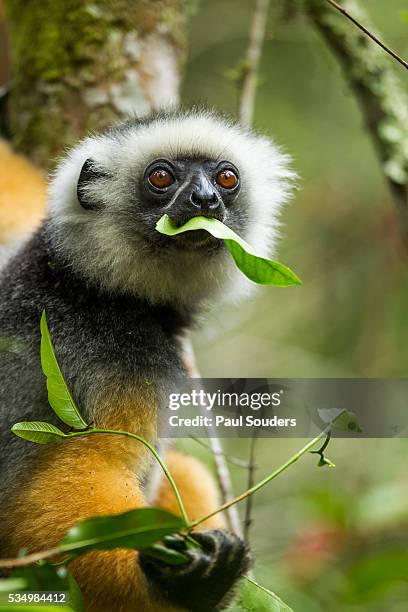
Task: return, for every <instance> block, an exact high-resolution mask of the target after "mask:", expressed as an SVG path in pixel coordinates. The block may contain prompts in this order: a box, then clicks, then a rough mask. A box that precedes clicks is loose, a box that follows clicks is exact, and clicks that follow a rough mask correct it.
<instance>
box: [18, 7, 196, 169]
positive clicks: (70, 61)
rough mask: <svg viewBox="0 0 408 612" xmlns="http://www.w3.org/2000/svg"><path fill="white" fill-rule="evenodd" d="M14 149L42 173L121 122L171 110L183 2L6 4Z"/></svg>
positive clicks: (181, 37)
mask: <svg viewBox="0 0 408 612" xmlns="http://www.w3.org/2000/svg"><path fill="white" fill-rule="evenodd" d="M6 9H7V14H8V21H9V27H10V34H11V46H12V63H13V86H12V95H11V99H10V115H11V129H12V134H13V139H14V145H15V147H16V148H17V149H18V150H19V151H21V152H22V153H24V154H26V155H28V156H29V157H30V158H31V159H32V160H33V161H34V162H35V163H37V164H38V165H40V166H42V167H45V168H47V167H50V166H52V165H53V164H54V163H55V158H56V157H57V156H58V155H59V154H60V153H61V151H62V150H63V148H64V147H66V146H69V145H70V144H72V143H73V142H75V141H77V140H78V138H79V137H82V136H83V135H84V134H85V133H86V132H88V131H89V130H100V129H102V128H104V127H106V126H107V125H109V124H111V123H112V122H114V121H115V120H117V119H118V118H120V117H123V116H126V115H129V114H131V113H145V112H147V111H150V110H154V109H158V108H161V107H163V106H169V105H174V104H177V102H178V98H179V84H180V69H181V65H182V62H183V58H184V51H185V44H186V42H185V41H186V36H185V27H186V21H187V16H186V15H187V12H188V0H157V1H155V2H151V1H150V0H111V1H110V2H106V1H104V0H41V2H37V1H36V0H6Z"/></svg>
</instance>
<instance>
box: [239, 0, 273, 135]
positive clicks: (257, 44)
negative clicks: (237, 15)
mask: <svg viewBox="0 0 408 612" xmlns="http://www.w3.org/2000/svg"><path fill="white" fill-rule="evenodd" d="M268 8H269V0H256V4H255V9H254V15H253V18H252V23H251V29H250V32H249V44H248V49H247V53H246V57H245V59H244V64H243V75H242V81H241V96H240V105H239V119H240V122H241V123H242V124H243V125H248V126H250V125H252V118H253V115H254V107H255V94H256V86H257V73H258V67H259V61H260V59H261V52H262V45H263V42H264V39H265V31H266V23H267V17H268Z"/></svg>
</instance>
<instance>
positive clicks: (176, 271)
mask: <svg viewBox="0 0 408 612" xmlns="http://www.w3.org/2000/svg"><path fill="white" fill-rule="evenodd" d="M188 156H200V157H203V158H207V159H220V160H228V161H230V162H232V163H233V164H235V166H236V167H237V168H238V170H239V171H240V176H241V193H240V196H239V198H238V201H239V202H240V203H241V206H242V205H243V204H244V207H245V209H246V210H247V217H248V222H247V228H246V231H245V233H244V236H243V238H245V239H246V240H247V241H248V242H249V243H250V244H252V245H254V246H255V247H256V249H257V252H259V253H260V254H262V255H271V253H272V251H273V248H274V246H275V243H276V239H277V230H278V225H279V224H278V221H277V217H278V214H279V211H280V209H281V206H282V204H283V203H284V202H285V201H286V200H287V199H288V196H289V191H290V184H291V182H292V179H293V177H294V174H293V172H291V170H290V169H289V167H288V165H289V158H288V157H287V156H286V155H284V154H282V153H281V151H280V150H279V149H278V148H277V147H276V146H275V145H274V144H272V143H271V142H270V141H269V140H267V139H266V138H264V137H261V136H258V135H256V134H254V133H253V132H250V131H248V130H245V129H244V128H241V127H239V126H237V125H235V124H233V123H229V122H228V121H227V120H225V119H220V118H219V117H218V116H216V115H213V114H211V113H210V112H195V111H191V112H188V113H184V114H174V115H169V116H162V117H161V116H159V117H157V118H153V119H152V120H151V122H150V123H148V124H141V125H137V124H136V123H135V124H134V125H130V124H129V125H128V126H126V127H125V128H121V129H120V130H118V131H115V130H114V131H112V132H111V133H107V134H105V135H101V136H91V137H88V138H86V139H85V140H84V141H82V142H81V143H80V144H79V145H78V146H77V147H76V148H75V149H73V151H72V152H71V153H70V154H69V155H68V157H67V158H66V159H64V160H63V161H62V163H61V164H60V165H59V167H58V169H57V171H56V173H55V175H54V178H53V180H52V182H51V186H50V197H49V217H50V219H51V224H52V228H53V233H54V235H55V237H56V244H57V246H58V248H59V249H60V250H61V252H62V253H63V254H64V256H65V257H66V258H67V259H68V261H69V262H70V264H71V266H72V267H73V269H75V270H76V271H77V272H78V273H79V274H81V275H82V276H83V277H84V278H85V279H87V280H89V281H90V282H96V283H98V284H99V285H100V286H102V287H104V288H105V289H108V290H109V291H112V292H116V291H123V292H132V293H137V294H139V295H142V296H145V297H146V298H147V299H149V300H150V301H152V302H160V301H167V300H171V301H176V302H179V303H180V304H186V305H189V304H191V303H192V302H196V301H199V300H206V299H211V298H212V297H214V296H215V295H216V294H218V293H219V292H220V291H221V290H223V291H225V290H227V293H230V294H232V295H233V296H234V297H236V296H237V295H242V294H243V293H246V292H247V290H248V289H249V288H250V287H251V286H253V284H252V283H250V282H249V281H246V279H245V278H244V277H243V275H242V274H241V273H240V272H239V271H238V270H236V268H235V265H234V264H233V263H232V261H231V258H230V257H229V255H228V254H226V253H224V252H223V253H222V254H220V255H217V256H212V257H209V258H208V259H207V258H205V257H204V258H203V255H202V253H200V251H197V252H181V251H180V252H179V253H176V252H173V254H172V256H171V257H168V258H166V257H160V255H159V254H158V255H157V256H152V255H151V254H150V253H149V252H148V249H147V246H146V243H144V242H143V240H142V239H141V238H139V239H138V240H139V242H140V246H139V247H137V248H135V238H134V237H132V240H130V238H129V237H128V236H126V232H124V227H123V216H122V217H120V214H119V213H120V211H121V209H122V211H123V207H126V206H128V201H129V177H137V176H142V175H143V172H144V169H145V167H146V166H147V165H148V164H149V163H150V162H151V161H153V160H154V159H156V158H159V157H166V158H170V159H171V158H177V157H188ZM88 158H91V159H92V160H94V162H95V164H96V165H97V166H100V167H102V168H105V169H107V170H108V171H109V172H110V173H111V176H110V177H109V178H106V179H102V180H99V181H97V183H98V187H97V188H95V192H93V191H92V187H91V188H90V193H92V194H93V193H94V195H95V197H97V198H98V200H99V201H100V202H101V203H102V207H101V209H100V210H99V211H98V212H95V211H90V210H85V209H84V208H83V207H81V205H80V204H79V202H78V199H77V195H76V188H77V183H78V177H79V174H80V171H81V168H82V166H83V164H84V162H85V161H86V160H87V159H88ZM120 218H121V222H119V219H120ZM230 282H233V284H234V288H233V290H232V291H231V287H230V286H229V283H230ZM226 285H228V286H226Z"/></svg>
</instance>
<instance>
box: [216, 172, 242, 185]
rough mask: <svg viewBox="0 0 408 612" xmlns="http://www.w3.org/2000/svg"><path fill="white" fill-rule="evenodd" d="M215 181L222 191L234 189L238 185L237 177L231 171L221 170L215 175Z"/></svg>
mask: <svg viewBox="0 0 408 612" xmlns="http://www.w3.org/2000/svg"><path fill="white" fill-rule="evenodd" d="M216 181H217V183H218V185H220V187H223V188H224V189H234V187H236V186H237V185H238V177H237V175H236V174H235V172H233V171H232V170H221V172H219V173H218V174H217V178H216Z"/></svg>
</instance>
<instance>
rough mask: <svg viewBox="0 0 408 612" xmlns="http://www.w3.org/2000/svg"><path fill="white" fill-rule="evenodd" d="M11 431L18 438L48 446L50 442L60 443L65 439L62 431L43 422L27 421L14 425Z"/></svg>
mask: <svg viewBox="0 0 408 612" xmlns="http://www.w3.org/2000/svg"><path fill="white" fill-rule="evenodd" d="M11 431H12V432H13V433H14V434H16V436H18V437H19V438H23V439H24V440H28V441H29V442H35V444H50V443H52V442H61V441H62V440H63V439H64V438H66V437H67V435H66V434H64V432H63V431H61V430H60V429H58V427H55V426H54V425H52V424H51V423H45V422H43V421H29V422H27V421H26V422H21V423H15V425H13V427H12V428H11Z"/></svg>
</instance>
